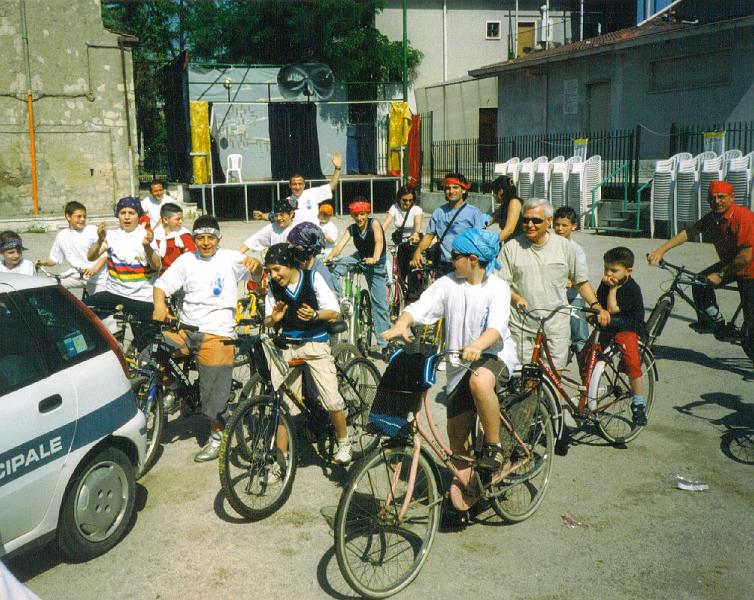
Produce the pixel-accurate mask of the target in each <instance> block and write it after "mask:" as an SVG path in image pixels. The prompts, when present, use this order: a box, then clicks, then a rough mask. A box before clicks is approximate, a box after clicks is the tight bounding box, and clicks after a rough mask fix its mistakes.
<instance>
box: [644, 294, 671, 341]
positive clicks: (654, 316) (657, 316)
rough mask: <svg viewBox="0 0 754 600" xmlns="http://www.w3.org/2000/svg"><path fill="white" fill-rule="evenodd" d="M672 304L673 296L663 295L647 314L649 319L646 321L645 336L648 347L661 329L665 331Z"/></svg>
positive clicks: (658, 335)
mask: <svg viewBox="0 0 754 600" xmlns="http://www.w3.org/2000/svg"><path fill="white" fill-rule="evenodd" d="M674 303H675V298H674V297H673V294H663V295H662V296H660V298H659V299H658V300H657V303H656V304H655V307H654V308H653V309H652V312H651V313H649V318H648V319H647V335H648V337H649V345H650V346H651V345H652V344H654V341H655V340H656V339H657V338H658V337H660V334H661V333H662V331H663V329H665V324H666V323H667V322H668V318H669V317H670V313H671V312H672V311H673V304H674Z"/></svg>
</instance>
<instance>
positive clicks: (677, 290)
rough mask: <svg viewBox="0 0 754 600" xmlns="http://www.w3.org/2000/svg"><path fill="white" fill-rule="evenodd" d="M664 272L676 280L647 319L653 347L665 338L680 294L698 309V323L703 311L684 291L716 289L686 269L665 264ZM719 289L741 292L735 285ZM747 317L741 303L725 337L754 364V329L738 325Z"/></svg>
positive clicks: (696, 310)
mask: <svg viewBox="0 0 754 600" xmlns="http://www.w3.org/2000/svg"><path fill="white" fill-rule="evenodd" d="M659 266H660V268H662V269H665V270H666V271H669V272H670V273H672V274H673V279H672V280H671V282H670V287H669V288H668V290H667V291H666V292H664V293H663V294H662V295H661V296H660V297H659V298H658V299H657V302H656V303H655V305H654V308H653V309H652V312H651V313H650V314H649V318H648V319H647V330H648V332H649V345H650V346H651V345H653V344H654V342H655V340H656V339H657V338H658V337H659V336H660V335H661V334H662V332H663V330H664V329H665V325H666V324H667V322H668V319H669V318H670V313H671V312H673V307H674V306H675V296H676V294H677V295H678V296H680V297H681V298H682V299H683V300H684V301H685V302H686V304H688V305H689V306H690V307H691V308H693V309H694V314H696V315H697V319H699V318H700V314H699V310H698V309H697V307H696V304H695V303H694V299H693V297H692V296H689V294H688V293H686V291H685V290H684V287H694V286H698V287H706V288H709V287H713V286H711V285H710V284H708V283H706V282H704V281H701V280H700V279H699V275H698V273H694V272H693V271H689V270H688V269H686V268H685V267H682V266H678V265H674V264H672V263H669V262H667V261H666V260H661V261H660V264H659ZM715 289H722V290H731V291H737V288H736V287H735V286H732V285H721V286H716V287H715ZM742 314H743V307H742V305H741V303H740V302H739V304H738V307H737V308H736V310H735V312H734V313H733V318H732V319H731V320H730V321H729V322H728V324H727V326H726V330H725V333H726V334H727V337H728V338H729V339H730V341H731V342H732V343H739V344H740V345H741V348H742V349H743V351H744V352H745V353H746V356H748V357H749V358H750V359H751V360H754V327H752V325H750V324H748V323H746V322H745V321H744V322H742V324H741V325H740V326H738V325H737V324H736V323H737V321H738V317H739V316H741V315H742Z"/></svg>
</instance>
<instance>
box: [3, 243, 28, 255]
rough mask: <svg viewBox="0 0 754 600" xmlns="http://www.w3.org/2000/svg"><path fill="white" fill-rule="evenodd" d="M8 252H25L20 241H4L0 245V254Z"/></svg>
mask: <svg viewBox="0 0 754 600" xmlns="http://www.w3.org/2000/svg"><path fill="white" fill-rule="evenodd" d="M8 250H26V248H24V245H23V243H22V242H21V240H5V241H4V242H3V243H2V245H0V252H6V251H8Z"/></svg>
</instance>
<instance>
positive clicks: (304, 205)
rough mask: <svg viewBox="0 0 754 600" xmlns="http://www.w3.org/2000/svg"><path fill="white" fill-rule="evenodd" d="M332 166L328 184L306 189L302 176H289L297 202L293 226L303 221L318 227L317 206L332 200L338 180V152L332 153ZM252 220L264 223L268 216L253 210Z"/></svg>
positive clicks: (339, 158)
mask: <svg viewBox="0 0 754 600" xmlns="http://www.w3.org/2000/svg"><path fill="white" fill-rule="evenodd" d="M332 164H333V174H332V175H330V181H329V183H325V184H323V185H320V186H317V187H310V188H307V187H306V180H305V179H304V177H303V175H298V174H294V175H291V178H290V179H289V180H288V186H289V187H290V188H291V196H292V197H293V198H294V199H295V200H296V202H297V207H296V217H295V219H294V221H293V224H294V225H298V224H299V223H302V222H304V221H309V222H310V223H314V224H315V225H319V218H318V215H319V205H320V204H322V203H323V202H325V201H326V200H331V199H332V193H333V192H334V191H335V190H336V189H337V187H338V181H339V180H340V170H341V168H342V166H343V159H342V158H341V156H340V153H339V152H333V153H332ZM252 218H253V219H254V220H257V221H266V220H267V219H268V215H267V214H265V213H263V212H262V211H259V210H255V211H254V212H253V213H252Z"/></svg>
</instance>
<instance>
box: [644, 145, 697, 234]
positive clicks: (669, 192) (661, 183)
mask: <svg viewBox="0 0 754 600" xmlns="http://www.w3.org/2000/svg"><path fill="white" fill-rule="evenodd" d="M691 158H693V157H692V156H691V154H689V153H688V152H681V153H679V154H675V155H673V156H671V157H670V158H669V159H667V160H658V161H657V163H656V164H655V172H654V176H653V177H652V189H651V196H650V201H649V235H650V237H654V236H655V221H667V222H670V219H671V213H672V212H673V199H674V198H675V168H676V164H677V163H678V162H679V161H681V160H689V159H691Z"/></svg>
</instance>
